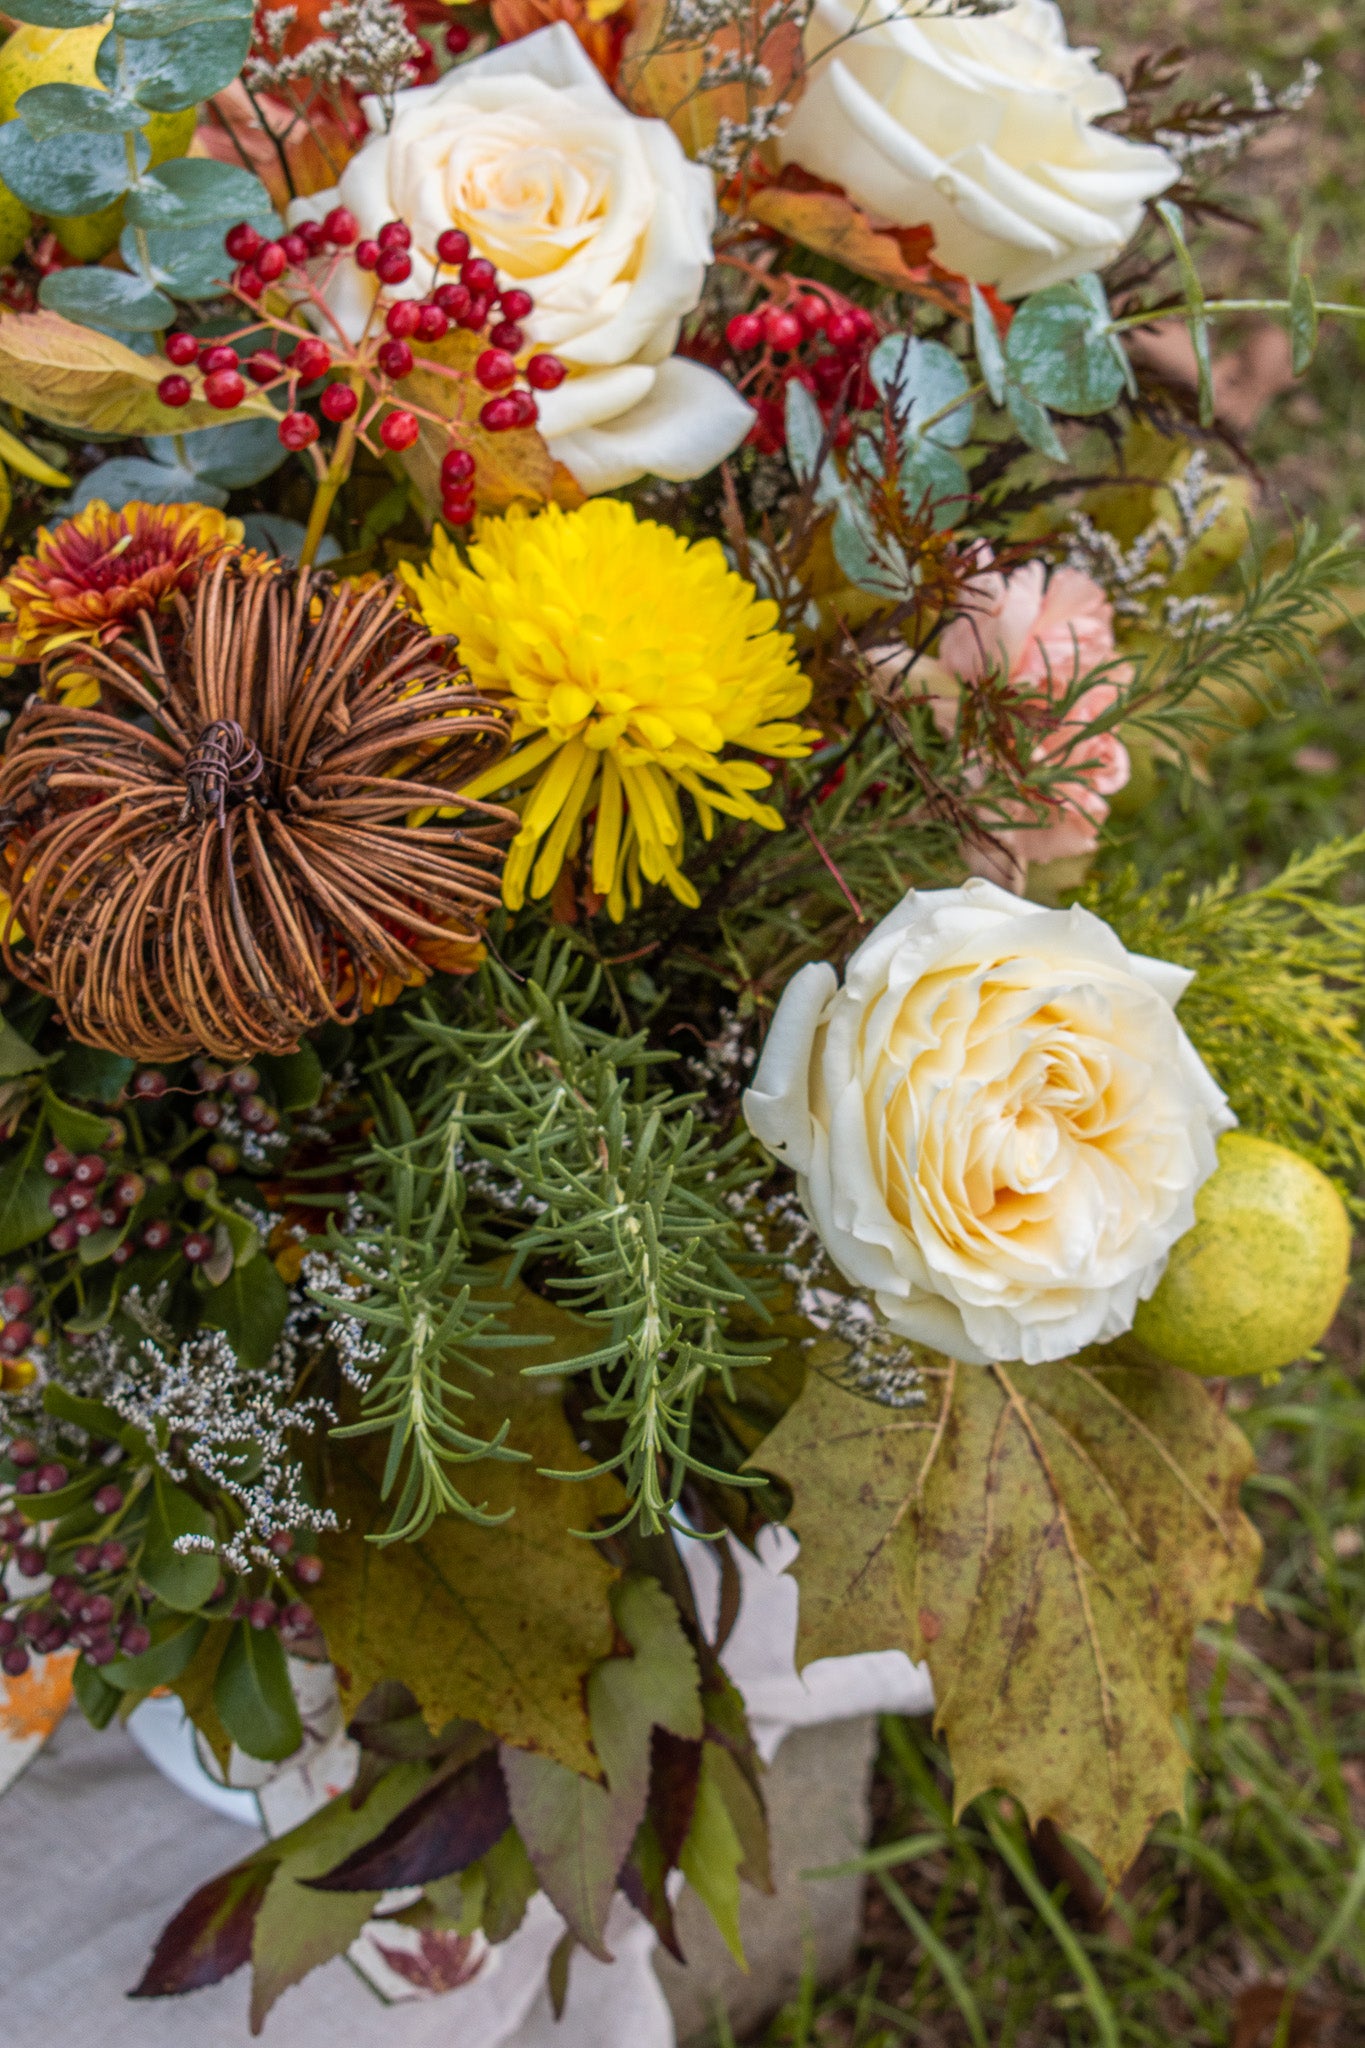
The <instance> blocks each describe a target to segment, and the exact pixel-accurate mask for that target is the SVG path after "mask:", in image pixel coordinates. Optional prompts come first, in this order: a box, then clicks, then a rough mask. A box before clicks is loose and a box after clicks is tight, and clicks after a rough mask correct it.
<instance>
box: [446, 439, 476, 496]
mask: <svg viewBox="0 0 1365 2048" xmlns="http://www.w3.org/2000/svg"><path fill="white" fill-rule="evenodd" d="M473 474H474V458H473V456H472V455H471V454H470V452H469V450H468V449H467V448H452V449H451V450H450V451H449V453H448V454H447V455H446V456H445V457H444V459H443V460H442V463H441V483H442V486H443V487H444V488H445V489H446V490H453V489H454V487H455V486H456V485H457V484H462V483H465V482H467V481H468V479H469V478H470V477H472V476H473Z"/></svg>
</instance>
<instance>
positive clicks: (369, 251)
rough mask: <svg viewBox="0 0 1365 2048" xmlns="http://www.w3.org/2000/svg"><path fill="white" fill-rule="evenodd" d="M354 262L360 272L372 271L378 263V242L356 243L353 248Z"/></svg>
mask: <svg viewBox="0 0 1365 2048" xmlns="http://www.w3.org/2000/svg"><path fill="white" fill-rule="evenodd" d="M355 260H356V263H357V265H358V266H359V268H360V269H361V270H373V269H374V267H375V265H376V264H377V263H378V261H379V244H378V242H371V241H364V242H357V243H356V246H355Z"/></svg>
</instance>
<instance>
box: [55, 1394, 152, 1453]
mask: <svg viewBox="0 0 1365 2048" xmlns="http://www.w3.org/2000/svg"><path fill="white" fill-rule="evenodd" d="M43 1408H44V1411H45V1412H46V1413H47V1414H48V1415H55V1416H56V1418H57V1420H58V1421H59V1422H74V1423H75V1425H76V1427H77V1429H83V1430H85V1431H87V1432H88V1434H89V1435H91V1436H93V1437H107V1438H108V1439H109V1441H110V1443H118V1442H119V1440H120V1437H121V1435H122V1433H123V1431H124V1430H125V1429H126V1428H127V1426H128V1425H127V1424H126V1423H125V1422H124V1420H123V1417H122V1416H121V1415H120V1414H119V1412H118V1410H117V1408H111V1407H110V1406H109V1404H108V1403H107V1402H106V1401H92V1400H91V1399H90V1398H89V1396H88V1395H86V1394H73V1393H72V1392H71V1391H70V1389H69V1388H68V1387H64V1386H62V1385H61V1384H60V1383H59V1382H58V1381H57V1380H49V1381H48V1383H47V1385H46V1386H45V1387H44V1388H43ZM137 1434H138V1437H139V1440H141V1437H142V1433H141V1431H140V1430H139V1431H138V1432H137Z"/></svg>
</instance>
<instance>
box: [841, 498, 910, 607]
mask: <svg viewBox="0 0 1365 2048" xmlns="http://www.w3.org/2000/svg"><path fill="white" fill-rule="evenodd" d="M831 541H832V545H833V548H834V559H835V560H836V561H837V562H838V564H839V567H840V568H841V569H842V570H843V572H844V574H845V576H847V578H848V580H849V582H850V583H852V584H854V585H855V586H856V587H857V589H859V590H866V591H869V592H870V593H871V594H872V596H874V597H884V598H889V599H891V600H893V601H894V599H896V598H897V597H898V596H900V595H901V594H902V593H903V592H904V591H905V590H906V589H907V587H908V586H909V584H910V582H911V581H912V578H911V574H910V565H909V563H908V562H907V561H906V559H905V556H904V554H903V553H902V551H901V548H900V546H899V545H898V543H897V542H896V540H895V539H894V537H892V536H890V535H885V536H883V535H879V534H878V532H877V529H876V527H875V526H874V525H873V523H872V518H871V515H870V514H869V513H868V511H867V509H866V507H865V506H864V505H863V504H862V502H861V501H860V500H859V499H858V498H857V497H855V496H854V495H853V493H852V492H847V493H845V494H844V496H842V497H841V498H840V500H839V503H838V506H837V509H836V510H835V514H834V527H833V531H832V534H831Z"/></svg>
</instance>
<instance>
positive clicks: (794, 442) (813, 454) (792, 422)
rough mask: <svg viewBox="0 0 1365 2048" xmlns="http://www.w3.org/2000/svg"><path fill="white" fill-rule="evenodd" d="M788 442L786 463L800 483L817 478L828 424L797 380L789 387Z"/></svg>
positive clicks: (787, 401) (787, 412) (787, 402)
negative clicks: (817, 469) (818, 464)
mask: <svg viewBox="0 0 1365 2048" xmlns="http://www.w3.org/2000/svg"><path fill="white" fill-rule="evenodd" d="M786 438H787V460H788V462H789V463H790V464H791V470H792V475H793V476H794V477H795V478H796V480H797V482H798V483H800V484H804V483H806V482H807V481H808V480H809V479H810V477H811V476H812V475H813V474H814V470H815V465H816V462H817V461H818V460H819V456H820V444H821V442H822V441H823V440H824V438H825V422H824V420H823V419H822V417H821V414H820V408H819V406H818V405H817V404H816V403H815V400H814V399H813V398H812V397H811V395H810V393H809V391H807V390H806V388H805V386H804V385H803V384H798V383H797V381H796V379H795V377H793V378H792V379H791V380H790V382H789V383H788V385H787V397H786Z"/></svg>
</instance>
